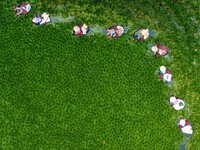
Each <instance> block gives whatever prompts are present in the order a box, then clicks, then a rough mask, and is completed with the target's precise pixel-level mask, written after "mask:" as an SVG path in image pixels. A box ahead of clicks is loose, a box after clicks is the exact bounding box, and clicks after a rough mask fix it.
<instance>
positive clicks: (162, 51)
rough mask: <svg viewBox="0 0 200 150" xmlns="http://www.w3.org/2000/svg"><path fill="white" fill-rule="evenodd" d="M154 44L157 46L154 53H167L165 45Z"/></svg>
mask: <svg viewBox="0 0 200 150" xmlns="http://www.w3.org/2000/svg"><path fill="white" fill-rule="evenodd" d="M156 46H157V47H158V51H157V52H156V55H158V56H164V55H166V54H167V53H168V48H167V47H166V46H164V45H161V44H156Z"/></svg>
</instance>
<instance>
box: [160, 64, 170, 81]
mask: <svg viewBox="0 0 200 150" xmlns="http://www.w3.org/2000/svg"><path fill="white" fill-rule="evenodd" d="M158 73H159V76H160V78H161V79H162V80H163V81H164V82H167V83H169V82H171V80H172V74H171V72H170V71H169V70H168V69H167V68H166V67H165V66H161V67H160V68H159V70H158Z"/></svg>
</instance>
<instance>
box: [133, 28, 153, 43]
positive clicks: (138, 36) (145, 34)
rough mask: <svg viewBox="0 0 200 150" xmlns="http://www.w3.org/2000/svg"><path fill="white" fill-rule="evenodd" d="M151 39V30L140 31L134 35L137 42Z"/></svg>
mask: <svg viewBox="0 0 200 150" xmlns="http://www.w3.org/2000/svg"><path fill="white" fill-rule="evenodd" d="M148 37H149V29H140V30H137V31H135V32H134V33H133V38H134V39H136V40H137V41H141V40H146V39H147V38H148Z"/></svg>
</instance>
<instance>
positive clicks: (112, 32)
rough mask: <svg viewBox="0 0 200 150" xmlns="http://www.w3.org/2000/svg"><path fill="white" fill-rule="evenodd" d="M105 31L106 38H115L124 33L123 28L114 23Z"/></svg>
mask: <svg viewBox="0 0 200 150" xmlns="http://www.w3.org/2000/svg"><path fill="white" fill-rule="evenodd" d="M106 33H107V35H108V38H115V37H119V36H122V34H123V33H124V28H123V27H121V26H119V25H116V26H111V27H110V28H109V29H107V30H106Z"/></svg>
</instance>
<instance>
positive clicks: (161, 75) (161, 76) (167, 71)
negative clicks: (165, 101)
mask: <svg viewBox="0 0 200 150" xmlns="http://www.w3.org/2000/svg"><path fill="white" fill-rule="evenodd" d="M167 73H168V74H171V72H170V71H169V70H168V69H167V70H166V72H165V74H167ZM159 76H160V78H161V79H163V76H164V74H161V73H160V72H159Z"/></svg>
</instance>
